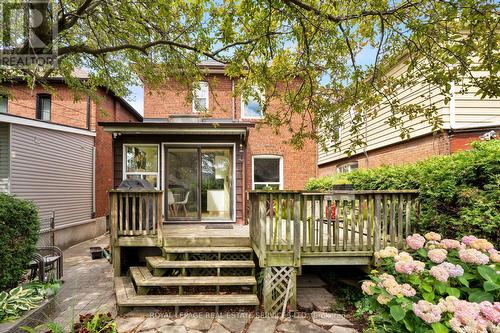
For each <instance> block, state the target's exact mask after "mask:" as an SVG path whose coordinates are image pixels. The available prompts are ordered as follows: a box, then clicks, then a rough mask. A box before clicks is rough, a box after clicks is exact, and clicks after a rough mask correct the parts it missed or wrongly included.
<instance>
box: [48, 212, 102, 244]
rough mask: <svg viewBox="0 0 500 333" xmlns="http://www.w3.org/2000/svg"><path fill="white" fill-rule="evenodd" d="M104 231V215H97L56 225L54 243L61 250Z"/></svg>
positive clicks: (99, 234)
mask: <svg viewBox="0 0 500 333" xmlns="http://www.w3.org/2000/svg"><path fill="white" fill-rule="evenodd" d="M104 233H106V217H104V216H103V217H98V218H95V219H91V220H88V221H84V222H81V223H75V224H72V225H67V226H56V230H55V233H54V245H55V246H57V247H59V248H61V249H62V250H64V249H67V248H69V247H70V246H73V245H75V244H78V243H81V242H83V241H86V240H89V239H92V238H95V237H98V236H101V235H103V234H104Z"/></svg>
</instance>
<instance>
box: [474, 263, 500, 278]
mask: <svg viewBox="0 0 500 333" xmlns="http://www.w3.org/2000/svg"><path fill="white" fill-rule="evenodd" d="M477 272H478V273H479V274H480V275H481V276H482V277H483V278H484V279H485V280H488V281H492V282H495V280H496V279H497V278H498V277H497V273H496V272H495V270H494V269H493V268H491V267H489V266H484V265H483V266H478V267H477Z"/></svg>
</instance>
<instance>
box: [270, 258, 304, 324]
mask: <svg viewBox="0 0 500 333" xmlns="http://www.w3.org/2000/svg"><path fill="white" fill-rule="evenodd" d="M296 276H297V271H296V269H295V267H290V266H280V267H278V266H269V267H266V268H264V288H263V296H264V308H265V311H266V313H267V314H268V315H271V316H275V315H279V314H281V311H282V310H283V306H284V305H285V303H286V306H287V308H288V307H291V308H293V309H294V308H295V306H296V290H297V288H296ZM287 288H288V297H287Z"/></svg>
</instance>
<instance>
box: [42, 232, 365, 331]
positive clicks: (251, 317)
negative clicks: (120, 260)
mask: <svg viewBox="0 0 500 333" xmlns="http://www.w3.org/2000/svg"><path fill="white" fill-rule="evenodd" d="M108 242H109V237H108V236H107V235H104V236H101V237H98V238H96V239H93V240H90V241H86V242H83V243H80V244H78V245H75V246H73V247H72V248H69V249H68V250H66V251H64V281H65V282H64V284H63V285H62V287H61V290H60V292H59V293H58V295H57V296H56V299H55V302H54V304H55V305H54V306H53V307H52V309H51V310H50V311H47V313H46V317H47V320H46V322H50V321H54V322H57V323H59V324H61V325H62V326H63V327H64V328H66V329H67V328H69V327H70V325H71V323H73V322H74V321H75V320H78V317H79V315H80V314H86V313H95V312H111V313H112V314H113V315H114V316H115V315H116V309H115V296H114V290H113V279H112V267H111V265H110V264H109V262H108V261H107V260H106V259H97V260H92V259H91V257H90V251H89V247H91V246H100V247H103V248H104V247H106V246H107V245H108ZM116 324H117V327H118V331H119V332H120V333H122V332H123V333H139V332H141V333H200V332H203V333H274V332H283V333H285V332H286V333H294V332H297V333H309V332H318V333H321V332H331V333H344V332H346V333H352V332H356V331H355V330H354V329H353V328H352V327H351V326H352V324H351V323H350V322H349V321H348V320H347V319H345V318H344V317H343V316H342V315H339V314H333V313H326V312H314V313H313V314H312V316H311V315H310V314H307V316H305V317H300V316H299V317H298V318H285V319H283V320H280V319H279V318H269V317H263V316H257V317H256V316H255V314H254V313H250V312H238V313H221V314H219V315H215V314H213V313H203V312H201V313H189V314H184V315H181V316H178V317H173V316H171V315H169V314H167V313H165V312H161V311H160V310H159V309H155V308H142V309H141V308H136V309H134V310H133V311H131V312H129V313H127V314H125V315H124V316H120V317H117V318H116ZM328 330H329V331H328Z"/></svg>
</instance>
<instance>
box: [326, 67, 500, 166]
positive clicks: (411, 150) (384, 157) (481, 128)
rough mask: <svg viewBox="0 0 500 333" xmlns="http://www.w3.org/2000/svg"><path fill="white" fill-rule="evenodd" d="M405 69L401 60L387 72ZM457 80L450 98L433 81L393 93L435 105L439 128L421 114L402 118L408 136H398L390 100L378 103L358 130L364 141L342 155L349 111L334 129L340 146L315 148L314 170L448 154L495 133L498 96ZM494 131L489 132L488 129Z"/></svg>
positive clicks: (499, 124) (499, 123) (499, 128)
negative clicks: (486, 94)
mask: <svg viewBox="0 0 500 333" xmlns="http://www.w3.org/2000/svg"><path fill="white" fill-rule="evenodd" d="M404 70H405V65H404V63H403V62H401V63H399V64H397V65H396V66H395V67H394V68H393V69H392V70H391V72H390V73H389V75H394V76H397V75H399V74H400V73H402V72H403V71H404ZM461 88H462V87H461V86H460V85H458V84H457V85H455V84H453V83H452V84H451V88H450V89H451V91H450V93H451V96H452V97H451V100H450V101H449V103H447V104H446V103H445V96H443V95H442V94H440V92H439V90H438V89H437V87H434V86H431V85H429V84H426V83H423V82H422V83H419V84H416V85H414V86H412V87H410V88H405V89H402V88H400V89H399V91H398V92H397V97H398V99H399V101H400V103H401V105H405V104H410V103H411V104H420V105H423V106H428V105H429V103H431V104H432V105H433V106H435V107H436V109H437V112H438V115H439V116H440V117H441V119H442V121H443V123H442V130H440V131H437V132H433V130H432V126H431V125H429V124H428V123H427V122H426V121H425V120H424V119H423V117H416V118H415V119H412V120H408V119H406V120H405V126H406V127H407V128H408V129H409V131H410V139H405V140H403V139H401V137H400V132H399V130H397V129H394V128H392V127H390V126H389V125H388V123H387V119H388V118H389V116H390V115H391V111H390V109H389V106H388V105H386V104H382V105H380V106H379V107H378V108H377V109H376V110H374V111H376V114H377V116H376V117H375V119H367V121H366V122H365V124H364V126H363V128H362V132H363V133H364V139H365V142H366V146H365V147H361V148H358V149H357V150H356V151H355V152H354V154H352V155H351V156H347V155H346V154H345V153H343V151H345V149H346V148H347V147H348V145H349V144H350V132H349V131H350V117H351V115H350V114H349V113H348V114H346V116H345V118H344V126H343V128H340V129H339V140H340V142H339V144H340V151H334V149H332V148H331V147H332V142H329V143H327V146H328V147H330V149H329V150H327V151H324V150H322V149H320V150H319V151H318V173H319V175H321V176H322V175H331V174H335V173H342V172H349V171H350V170H353V169H356V168H374V167H378V166H382V165H400V164H407V163H412V162H417V161H420V160H423V159H426V158H428V157H431V156H434V155H449V154H452V153H454V152H456V151H460V150H465V149H470V147H471V146H470V143H471V142H472V141H477V140H479V139H480V137H481V136H483V135H488V134H487V133H496V135H497V137H498V135H500V100H499V99H497V98H485V99H481V98H480V97H479V96H477V95H476V92H477V90H476V89H474V88H472V89H470V90H469V91H468V92H466V93H464V92H462V89H461ZM491 131H493V132H491Z"/></svg>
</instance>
